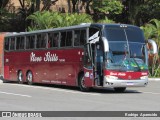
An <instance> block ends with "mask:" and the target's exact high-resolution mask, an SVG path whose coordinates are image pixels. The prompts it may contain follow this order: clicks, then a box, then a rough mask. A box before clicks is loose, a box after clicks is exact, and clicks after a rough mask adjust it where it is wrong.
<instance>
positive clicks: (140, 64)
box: [105, 27, 148, 71]
mask: <svg viewBox="0 0 160 120" xmlns="http://www.w3.org/2000/svg"><path fill="white" fill-rule="evenodd" d="M106 31H107V32H106V38H107V40H108V43H109V52H106V53H105V59H106V60H105V61H106V65H105V66H106V68H107V69H110V70H118V71H146V70H148V67H147V61H146V46H145V43H144V38H143V35H142V34H141V33H142V32H141V31H140V30H139V29H138V31H139V33H138V32H137V29H131V28H125V29H124V28H120V27H119V28H118V27H117V28H113V29H112V28H108V29H107V30H106Z"/></svg>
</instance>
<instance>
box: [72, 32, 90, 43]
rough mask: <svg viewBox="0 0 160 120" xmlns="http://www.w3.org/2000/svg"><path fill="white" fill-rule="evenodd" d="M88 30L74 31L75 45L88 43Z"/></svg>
mask: <svg viewBox="0 0 160 120" xmlns="http://www.w3.org/2000/svg"><path fill="white" fill-rule="evenodd" d="M86 39H87V36H86V30H75V31H74V46H81V45H84V44H85V43H86Z"/></svg>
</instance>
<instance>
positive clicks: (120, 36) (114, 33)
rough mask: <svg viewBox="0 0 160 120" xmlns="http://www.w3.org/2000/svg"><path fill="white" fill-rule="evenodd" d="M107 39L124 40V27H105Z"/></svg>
mask: <svg viewBox="0 0 160 120" xmlns="http://www.w3.org/2000/svg"><path fill="white" fill-rule="evenodd" d="M106 35H107V39H108V41H126V36H125V32H124V29H122V28H118V27H113V28H112V27H111V28H107V29H106Z"/></svg>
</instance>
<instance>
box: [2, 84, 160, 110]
mask: <svg viewBox="0 0 160 120" xmlns="http://www.w3.org/2000/svg"><path fill="white" fill-rule="evenodd" d="M159 85H160V81H149V85H148V86H147V87H143V88H139V87H136V88H127V90H126V91H125V92H124V93H115V92H114V91H113V90H112V89H105V90H104V89H93V90H91V91H90V92H87V93H85V92H81V91H79V89H78V88H75V87H65V86H54V85H32V86H29V85H25V84H23V85H22V84H17V83H0V111H160V102H159V100H160V90H159Z"/></svg>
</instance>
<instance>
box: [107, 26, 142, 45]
mask: <svg viewBox="0 0 160 120" xmlns="http://www.w3.org/2000/svg"><path fill="white" fill-rule="evenodd" d="M106 37H107V39H108V41H126V40H127V39H128V41H130V42H142V43H143V42H144V36H143V33H142V31H141V30H140V29H139V28H137V27H125V28H121V27H114V26H113V27H107V28H106Z"/></svg>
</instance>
